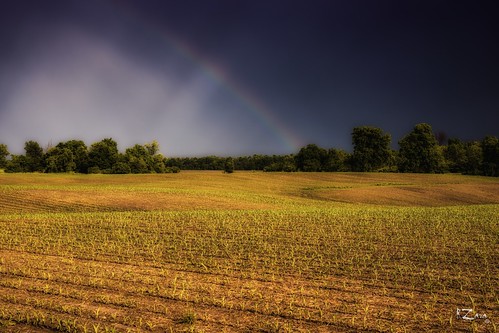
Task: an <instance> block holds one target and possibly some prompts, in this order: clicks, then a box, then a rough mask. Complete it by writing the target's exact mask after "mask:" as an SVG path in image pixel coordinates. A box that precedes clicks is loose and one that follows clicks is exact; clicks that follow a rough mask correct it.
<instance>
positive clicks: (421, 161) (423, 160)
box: [398, 123, 444, 173]
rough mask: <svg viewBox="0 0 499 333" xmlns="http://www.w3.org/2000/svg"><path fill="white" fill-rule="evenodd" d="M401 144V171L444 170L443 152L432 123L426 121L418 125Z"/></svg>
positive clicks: (432, 171)
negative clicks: (434, 133)
mask: <svg viewBox="0 0 499 333" xmlns="http://www.w3.org/2000/svg"><path fill="white" fill-rule="evenodd" d="M399 146H400V150H399V162H398V167H399V171H401V172H416V173H437V172H443V167H444V159H443V154H442V151H441V150H440V148H439V146H438V142H437V139H436V138H435V136H434V135H433V132H432V129H431V126H430V125H428V124H425V123H422V124H418V125H416V126H415V127H414V129H413V130H412V131H411V132H410V133H409V134H407V135H406V136H405V137H403V138H402V139H401V140H400V141H399Z"/></svg>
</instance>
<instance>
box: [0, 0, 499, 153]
mask: <svg viewBox="0 0 499 333" xmlns="http://www.w3.org/2000/svg"><path fill="white" fill-rule="evenodd" d="M0 5H1V10H0V143H5V144H7V145H8V146H9V148H10V150H11V152H13V153H23V149H22V148H23V146H24V142H25V141H26V140H37V141H38V142H39V143H40V144H41V145H42V146H46V145H47V144H48V143H49V142H52V144H56V143H58V142H59V141H62V140H68V139H73V138H75V139H82V140H84V141H85V142H86V143H87V144H91V143H93V142H95V141H98V140H100V139H102V138H105V137H112V138H114V139H115V140H116V141H117V142H118V143H119V146H120V149H121V150H124V149H125V148H126V147H128V146H130V145H133V144H135V143H145V142H149V141H152V140H154V139H156V140H158V141H159V143H160V146H161V151H162V152H163V153H164V154H165V155H167V156H200V155H207V154H217V155H245V154H253V153H264V154H283V153H294V152H296V151H297V150H298V149H299V147H300V146H302V145H305V144H307V143H316V144H318V145H320V146H323V147H325V148H329V147H336V148H343V149H347V150H350V149H351V136H350V133H351V130H352V128H353V127H355V126H360V125H371V126H377V127H381V128H382V129H383V130H385V131H386V132H388V133H390V134H392V141H393V143H394V147H395V148H396V147H397V145H396V142H397V141H398V140H399V139H400V138H401V137H402V136H403V135H405V134H406V133H408V132H409V131H410V130H411V129H412V128H413V126H414V125H415V124H417V123H421V122H427V123H429V124H430V125H432V127H433V129H434V131H443V132H445V133H446V134H447V135H448V136H450V137H459V138H461V139H464V140H473V139H481V138H483V137H484V136H485V135H495V136H499V83H498V79H499V46H498V44H499V43H498V38H497V37H498V34H497V32H498V31H499V20H498V19H497V17H499V13H498V11H497V8H496V5H495V4H494V2H493V1H466V2H464V1H438V0H422V1H415V0H414V1H400V0H392V1H388V0H385V1H375V0H363V1H362V0H342V1H340V0H336V1H335V0H329V1H321V0H307V1H305V0H303V1H291V0H279V1H277V0H265V1H263V0H261V1H260V0H256V1H255V0H213V1H208V0H183V1H177V0H175V1H171V0H161V1H160V0H142V1H140V0H121V1H120V0H114V1H111V0H99V1H97V0H85V1H75V0H65V1H63V0H60V1H57V0H46V1H27V0H20V1H2V2H1V3H0Z"/></svg>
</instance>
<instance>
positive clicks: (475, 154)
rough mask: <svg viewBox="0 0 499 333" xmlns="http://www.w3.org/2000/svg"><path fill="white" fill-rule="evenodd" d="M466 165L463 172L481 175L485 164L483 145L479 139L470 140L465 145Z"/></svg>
mask: <svg viewBox="0 0 499 333" xmlns="http://www.w3.org/2000/svg"><path fill="white" fill-rule="evenodd" d="M465 150H466V151H465V153H466V158H465V161H466V163H465V166H464V169H463V173H464V174H467V175H481V174H482V170H483V168H482V164H483V152H482V145H481V143H480V142H478V141H472V142H468V143H467V144H466V145H465Z"/></svg>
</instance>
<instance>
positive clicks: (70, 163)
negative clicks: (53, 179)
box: [45, 146, 76, 172]
mask: <svg viewBox="0 0 499 333" xmlns="http://www.w3.org/2000/svg"><path fill="white" fill-rule="evenodd" d="M75 169H76V164H75V162H74V156H73V153H72V152H71V150H70V149H69V148H60V147H58V146H56V147H54V148H51V149H49V151H47V153H46V154H45V171H46V172H71V171H75Z"/></svg>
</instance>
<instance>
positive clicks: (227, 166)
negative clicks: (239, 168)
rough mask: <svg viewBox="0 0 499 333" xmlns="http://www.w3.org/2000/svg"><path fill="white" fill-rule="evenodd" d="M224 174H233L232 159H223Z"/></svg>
mask: <svg viewBox="0 0 499 333" xmlns="http://www.w3.org/2000/svg"><path fill="white" fill-rule="evenodd" d="M224 172H225V173H233V172H234V159H233V158H232V157H227V158H226V159H225V164H224Z"/></svg>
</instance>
